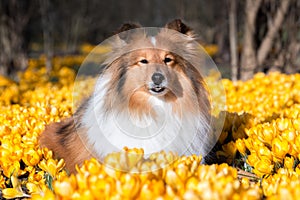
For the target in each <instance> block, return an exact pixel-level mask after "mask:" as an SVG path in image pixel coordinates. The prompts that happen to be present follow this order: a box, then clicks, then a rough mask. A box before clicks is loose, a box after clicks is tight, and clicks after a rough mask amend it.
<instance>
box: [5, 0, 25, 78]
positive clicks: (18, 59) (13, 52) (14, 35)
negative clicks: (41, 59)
mask: <svg viewBox="0 0 300 200" xmlns="http://www.w3.org/2000/svg"><path fill="white" fill-rule="evenodd" d="M28 14H29V12H28V1H21V3H20V2H19V1H17V0H11V1H0V49H1V53H0V74H2V75H4V76H10V77H11V78H13V79H17V73H16V72H18V71H22V70H24V69H25V68H26V67H27V63H28V62H27V53H26V49H25V47H24V46H25V45H24V37H23V32H24V29H25V27H26V25H27V23H28V20H29V15H28Z"/></svg>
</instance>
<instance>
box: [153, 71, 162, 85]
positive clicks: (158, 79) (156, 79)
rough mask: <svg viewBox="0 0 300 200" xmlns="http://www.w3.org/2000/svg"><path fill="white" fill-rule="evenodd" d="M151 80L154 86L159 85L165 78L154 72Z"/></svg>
mask: <svg viewBox="0 0 300 200" xmlns="http://www.w3.org/2000/svg"><path fill="white" fill-rule="evenodd" d="M151 79H152V81H153V83H154V84H155V85H160V84H161V83H162V82H163V80H165V77H164V75H162V74H161V73H158V72H155V73H154V74H153V75H152V78H151Z"/></svg>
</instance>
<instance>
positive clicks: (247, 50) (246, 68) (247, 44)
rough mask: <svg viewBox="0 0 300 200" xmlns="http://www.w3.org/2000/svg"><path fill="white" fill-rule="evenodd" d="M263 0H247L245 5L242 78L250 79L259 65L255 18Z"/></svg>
mask: <svg viewBox="0 0 300 200" xmlns="http://www.w3.org/2000/svg"><path fill="white" fill-rule="evenodd" d="M261 2H262V0H247V1H246V6H245V13H246V18H245V27H244V43H243V52H242V58H241V79H242V80H248V79H250V78H252V77H253V75H254V71H255V69H256V67H257V62H256V55H255V46H254V34H255V20H256V16H257V11H258V9H259V7H260V4H261Z"/></svg>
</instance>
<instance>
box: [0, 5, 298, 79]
mask: <svg viewBox="0 0 300 200" xmlns="http://www.w3.org/2000/svg"><path fill="white" fill-rule="evenodd" d="M175 18H180V19H182V20H183V21H184V22H185V23H186V24H187V25H189V26H190V27H192V28H193V29H194V30H195V32H196V33H197V35H198V41H199V43H200V44H202V45H203V46H204V47H205V49H206V50H207V52H208V53H209V54H210V55H211V56H212V58H213V59H214V61H215V62H216V64H217V66H218V67H219V69H220V71H221V72H222V74H223V77H225V78H231V79H232V80H234V81H235V80H248V79H250V78H252V77H253V74H254V73H257V72H269V71H274V70H276V71H281V72H284V73H296V72H299V71H300V1H299V0H245V1H238V0H218V1H207V0H163V1H161V0H151V1H150V0H85V1H83V0H72V1H71V0H64V1H59V0H0V74H1V75H2V76H6V77H10V78H11V79H15V80H17V75H16V74H17V73H18V72H20V71H24V70H26V69H27V68H28V67H30V65H31V64H32V63H39V64H40V65H42V66H46V68H47V70H48V71H51V70H52V68H53V67H55V64H56V63H55V62H57V60H58V59H60V58H61V59H63V58H67V59H69V60H71V61H70V62H69V64H65V65H69V67H71V68H72V67H74V69H75V68H76V67H77V68H78V65H79V66H80V62H82V60H83V58H84V55H86V54H87V53H88V52H89V51H90V50H91V49H92V48H93V47H94V46H95V45H97V44H99V43H101V42H102V41H103V40H104V39H106V38H107V37H109V36H111V35H113V32H114V31H115V30H117V29H118V28H119V27H120V26H121V24H123V23H125V22H137V23H140V24H141V25H143V26H154V27H161V26H164V25H165V24H166V23H167V22H169V21H171V20H172V19H175ZM78 58H79V59H78ZM60 62H64V61H60ZM65 63H68V62H65ZM59 66H61V63H60V65H59Z"/></svg>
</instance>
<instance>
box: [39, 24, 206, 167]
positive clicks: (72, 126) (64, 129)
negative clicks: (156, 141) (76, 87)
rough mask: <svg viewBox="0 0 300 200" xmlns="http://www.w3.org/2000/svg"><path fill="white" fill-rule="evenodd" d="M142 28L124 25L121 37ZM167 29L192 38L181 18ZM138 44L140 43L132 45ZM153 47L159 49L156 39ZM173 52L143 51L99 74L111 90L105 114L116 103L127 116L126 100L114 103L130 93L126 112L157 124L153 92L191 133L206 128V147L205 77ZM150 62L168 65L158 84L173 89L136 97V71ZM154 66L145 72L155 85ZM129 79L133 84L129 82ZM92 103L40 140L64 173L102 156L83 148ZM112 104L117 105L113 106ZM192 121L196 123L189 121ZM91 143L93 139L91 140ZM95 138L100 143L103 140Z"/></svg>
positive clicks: (87, 138)
mask: <svg viewBox="0 0 300 200" xmlns="http://www.w3.org/2000/svg"><path fill="white" fill-rule="evenodd" d="M139 27H140V26H139V25H136V24H132V23H128V24H124V25H123V26H122V27H121V28H120V29H119V31H118V32H117V33H120V32H123V31H127V30H130V29H135V28H139ZM165 27H166V28H167V29H173V30H176V31H178V32H180V33H182V34H185V35H187V36H189V37H192V36H193V32H192V30H191V29H190V28H189V27H188V26H187V25H185V24H184V23H182V21H181V20H179V19H176V20H174V21H172V22H170V23H168V24H167V25H166V26H165ZM121 39H122V38H121ZM135 39H136V38H134V39H133V40H135ZM151 42H152V43H154V45H155V43H156V40H153V41H151ZM176 42H177V41H176ZM183 43H184V42H183ZM170 52H171V51H170ZM170 52H166V51H164V50H159V49H157V50H156V49H146V50H143V49H142V50H139V51H137V52H130V53H129V54H127V55H124V57H125V58H126V60H127V61H128V60H130V61H131V60H133V61H134V60H135V59H140V60H138V61H137V62H136V63H134V64H127V65H126V64H124V63H126V62H123V61H122V59H116V60H113V61H112V62H111V64H109V65H111V66H108V67H106V68H105V70H104V72H101V73H103V74H110V76H109V78H107V79H106V81H107V84H106V85H105V84H103V85H104V87H105V88H106V89H107V90H109V91H110V92H109V94H105V96H103V98H104V97H105V98H106V99H105V101H104V102H107V103H103V105H102V107H103V110H105V109H106V110H105V111H107V109H108V110H111V109H112V108H111V107H109V106H110V105H108V104H110V103H112V102H114V103H115V104H114V108H113V109H114V110H118V111H120V112H122V113H123V112H124V113H126V111H124V110H125V109H124V107H126V106H124V105H123V104H122V100H123V101H124V98H125V97H122V98H121V97H120V100H118V98H115V95H119V96H122V95H124V94H131V93H132V95H131V96H130V98H129V99H128V100H127V101H128V105H127V106H128V107H126V109H127V108H128V110H130V111H132V113H130V114H133V115H134V116H138V118H142V117H144V115H145V113H146V114H147V117H150V118H153V119H155V118H156V117H157V114H156V113H155V112H154V111H153V109H152V108H151V105H150V103H149V101H150V100H149V99H150V98H151V96H152V94H151V92H152V93H155V95H156V92H157V93H161V95H163V97H161V96H158V97H155V98H157V99H163V100H159V101H160V102H163V103H164V104H163V105H172V106H171V112H174V114H175V115H176V114H178V113H179V114H178V115H179V116H180V117H182V116H183V118H186V120H185V121H184V123H188V124H189V125H186V127H187V132H188V131H191V130H192V131H198V130H199V129H200V128H201V129H203V130H201V134H200V136H199V138H200V139H199V141H201V142H202V144H203V143H204V144H205V140H207V139H205V137H207V136H204V137H203V134H207V133H206V132H208V130H209V127H208V126H209V120H210V102H209V99H208V94H207V91H206V89H205V84H204V81H203V78H202V76H201V75H200V74H199V73H198V72H197V70H196V69H195V68H194V67H193V66H191V64H190V63H189V62H188V61H186V60H185V59H184V58H182V57H180V56H178V55H172V54H171V53H170ZM148 54H149V55H150V57H149V56H148ZM147 56H148V57H147ZM151 56H152V57H151ZM140 57H142V58H140ZM144 57H145V58H144ZM149 63H150V64H151V63H158V64H160V65H165V66H166V67H165V69H160V71H159V72H161V73H162V74H163V75H164V76H165V77H160V75H159V76H158V75H157V74H156V75H157V77H160V79H158V78H157V79H156V82H162V81H163V80H164V79H168V83H167V84H168V86H167V87H170V90H165V88H160V87H157V88H151V90H150V89H149V88H147V87H148V86H143V87H141V88H138V90H136V92H132V91H133V89H136V88H134V86H133V85H134V84H135V85H139V84H142V79H139V77H141V76H142V75H144V74H145V72H142V73H141V72H139V71H137V70H136V69H138V70H140V69H143V67H144V68H145V65H147V64H149ZM150 64H149V66H150ZM129 65H132V66H129ZM139 67H140V68H139ZM151 67H152V66H150V67H149V68H147V73H149V74H151V77H152V81H153V80H154V78H153V75H154V74H155V72H156V71H155V69H156V68H157V67H156V68H153V67H152V68H153V69H152V68H151ZM111 68H112V69H111ZM173 71H175V72H173ZM139 73H141V74H139ZM151 77H150V78H149V79H147V81H148V82H149V81H151ZM127 79H129V80H130V81H131V82H128V81H127ZM148 82H147V83H148ZM161 91H162V92H161ZM193 92H194V93H195V94H196V97H194V96H193V95H190V94H191V93H193ZM91 99H92V97H91V98H90V99H89V100H87V101H86V102H84V103H83V104H82V105H81V107H80V108H79V109H78V110H77V111H76V113H75V114H74V116H73V117H70V118H68V119H64V120H62V121H61V122H58V123H52V124H50V125H48V126H46V129H45V131H44V132H43V133H42V134H41V136H40V137H39V144H40V146H41V147H47V148H49V149H50V150H53V152H54V154H55V156H56V157H58V158H63V159H64V160H65V162H66V168H67V169H68V170H69V171H70V172H75V171H76V170H75V165H76V164H78V165H80V164H82V163H83V161H84V160H87V159H90V158H91V157H93V156H94V155H95V154H94V153H95V151H96V152H97V151H98V152H99V149H97V150H95V147H91V149H87V148H86V145H85V144H88V142H89V141H90V140H91V131H90V132H89V129H92V127H91V126H92V125H90V124H91V123H92V122H91V121H92V120H90V118H89V117H88V116H86V115H87V110H88V109H89V101H90V100H91ZM111 99H114V100H113V101H112V100H111ZM115 99H116V100H115ZM195 101H196V102H197V103H196V106H195V105H194V104H193V103H194V102H195ZM145 102H146V103H145ZM101 109H102V108H101ZM178 109H183V110H184V113H183V114H182V113H180V111H179V110H178ZM186 113H187V114H186ZM181 115H182V116H181ZM186 116H188V117H189V118H187V117H186ZM180 117H179V118H180ZM190 118H191V119H192V120H190ZM91 119H93V118H91ZM75 121H76V123H75ZM174 124H175V123H174ZM194 124H195V125H194ZM175 125H176V124H175ZM183 127H185V126H183ZM199 127H200V128H199ZM170 130H173V129H172V128H170ZM199 131H200V130H199ZM95 138H97V137H95ZM203 138H204V139H203ZM92 139H94V138H93V137H92ZM97 139H99V137H98V138H97ZM93 144H95V145H97V141H96V142H95V141H93ZM193 145H195V144H193ZM98 146H99V145H98ZM190 148H191V151H192V152H193V151H194V150H195V148H198V147H194V146H191V147H190Z"/></svg>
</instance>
